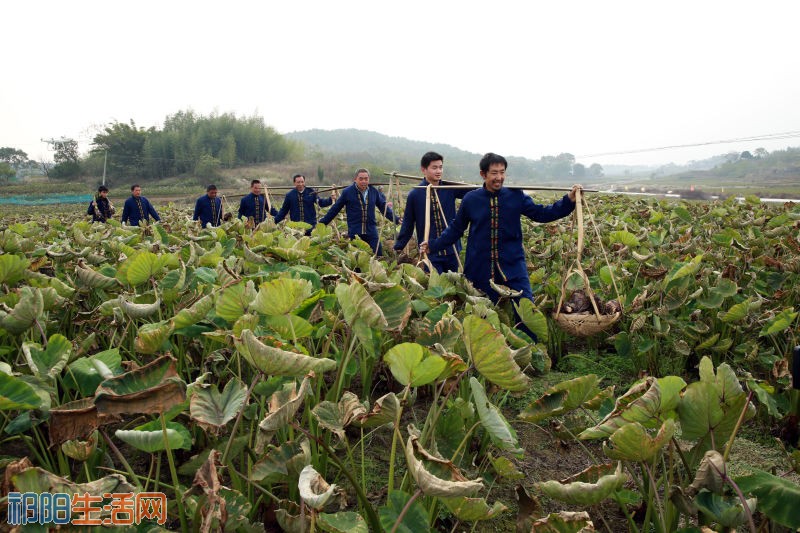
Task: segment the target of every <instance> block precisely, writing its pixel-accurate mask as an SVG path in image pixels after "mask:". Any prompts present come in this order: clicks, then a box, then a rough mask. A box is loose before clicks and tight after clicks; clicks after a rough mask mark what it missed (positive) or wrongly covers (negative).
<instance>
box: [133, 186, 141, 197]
mask: <svg viewBox="0 0 800 533" xmlns="http://www.w3.org/2000/svg"><path fill="white" fill-rule="evenodd" d="M131 193H133V195H134V196H135V197H136V198H139V197H140V196H141V195H142V188H141V187H134V188H133V190H132V191H131Z"/></svg>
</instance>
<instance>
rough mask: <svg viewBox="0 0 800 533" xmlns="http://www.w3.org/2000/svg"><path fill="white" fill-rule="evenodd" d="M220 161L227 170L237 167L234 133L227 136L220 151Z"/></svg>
mask: <svg viewBox="0 0 800 533" xmlns="http://www.w3.org/2000/svg"><path fill="white" fill-rule="evenodd" d="M219 160H220V162H221V163H222V166H224V167H226V168H233V167H235V166H236V138H234V136H233V133H228V134H227V135H226V136H225V140H224V141H223V142H222V148H221V149H220V151H219Z"/></svg>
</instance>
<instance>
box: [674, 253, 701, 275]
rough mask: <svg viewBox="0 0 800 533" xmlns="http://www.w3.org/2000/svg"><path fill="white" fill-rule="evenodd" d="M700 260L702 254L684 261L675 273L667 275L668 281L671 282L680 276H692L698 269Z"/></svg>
mask: <svg viewBox="0 0 800 533" xmlns="http://www.w3.org/2000/svg"><path fill="white" fill-rule="evenodd" d="M702 261H703V254H700V255H697V256H695V257H694V258H693V259H692V260H691V261H689V262H688V263H684V264H683V265H682V266H681V267H680V268H678V269H677V270H676V271H675V273H674V274H672V275H671V276H670V277H669V279H668V281H669V282H673V281H677V280H679V279H681V278H685V277H686V276H693V275H694V274H695V273H696V272H697V271H698V270H700V263H701V262H702Z"/></svg>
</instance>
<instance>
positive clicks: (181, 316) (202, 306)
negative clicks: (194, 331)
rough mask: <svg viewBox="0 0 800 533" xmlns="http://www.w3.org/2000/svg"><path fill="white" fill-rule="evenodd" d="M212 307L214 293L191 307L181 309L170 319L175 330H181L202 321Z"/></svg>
mask: <svg viewBox="0 0 800 533" xmlns="http://www.w3.org/2000/svg"><path fill="white" fill-rule="evenodd" d="M212 307H214V293H211V294H207V295H205V296H203V297H202V298H200V299H199V300H197V301H196V302H195V303H193V304H192V306H191V307H188V308H186V309H181V310H180V311H178V314H176V315H175V317H174V318H173V319H172V325H173V327H174V328H175V329H181V328H185V327H188V326H191V325H192V324H197V323H198V322H200V321H201V320H203V319H204V318H205V317H206V315H207V314H208V312H209V311H211V308H212Z"/></svg>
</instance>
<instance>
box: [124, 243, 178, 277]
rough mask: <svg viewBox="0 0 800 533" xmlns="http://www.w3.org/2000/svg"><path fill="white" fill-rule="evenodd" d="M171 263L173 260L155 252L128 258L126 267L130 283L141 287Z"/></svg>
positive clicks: (141, 253) (140, 253)
mask: <svg viewBox="0 0 800 533" xmlns="http://www.w3.org/2000/svg"><path fill="white" fill-rule="evenodd" d="M170 261H171V258H170V257H169V256H168V255H166V254H164V255H156V254H154V253H153V252H148V251H143V252H139V253H138V254H136V255H135V256H133V257H130V258H128V260H127V261H126V263H127V264H126V265H125V272H126V274H127V280H128V283H129V284H131V285H134V286H135V285H141V284H142V283H144V282H146V281H148V280H149V279H151V278H155V277H157V274H159V273H160V272H161V270H162V269H163V268H164V267H165V266H166V265H167V264H168V263H169V262H170Z"/></svg>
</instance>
